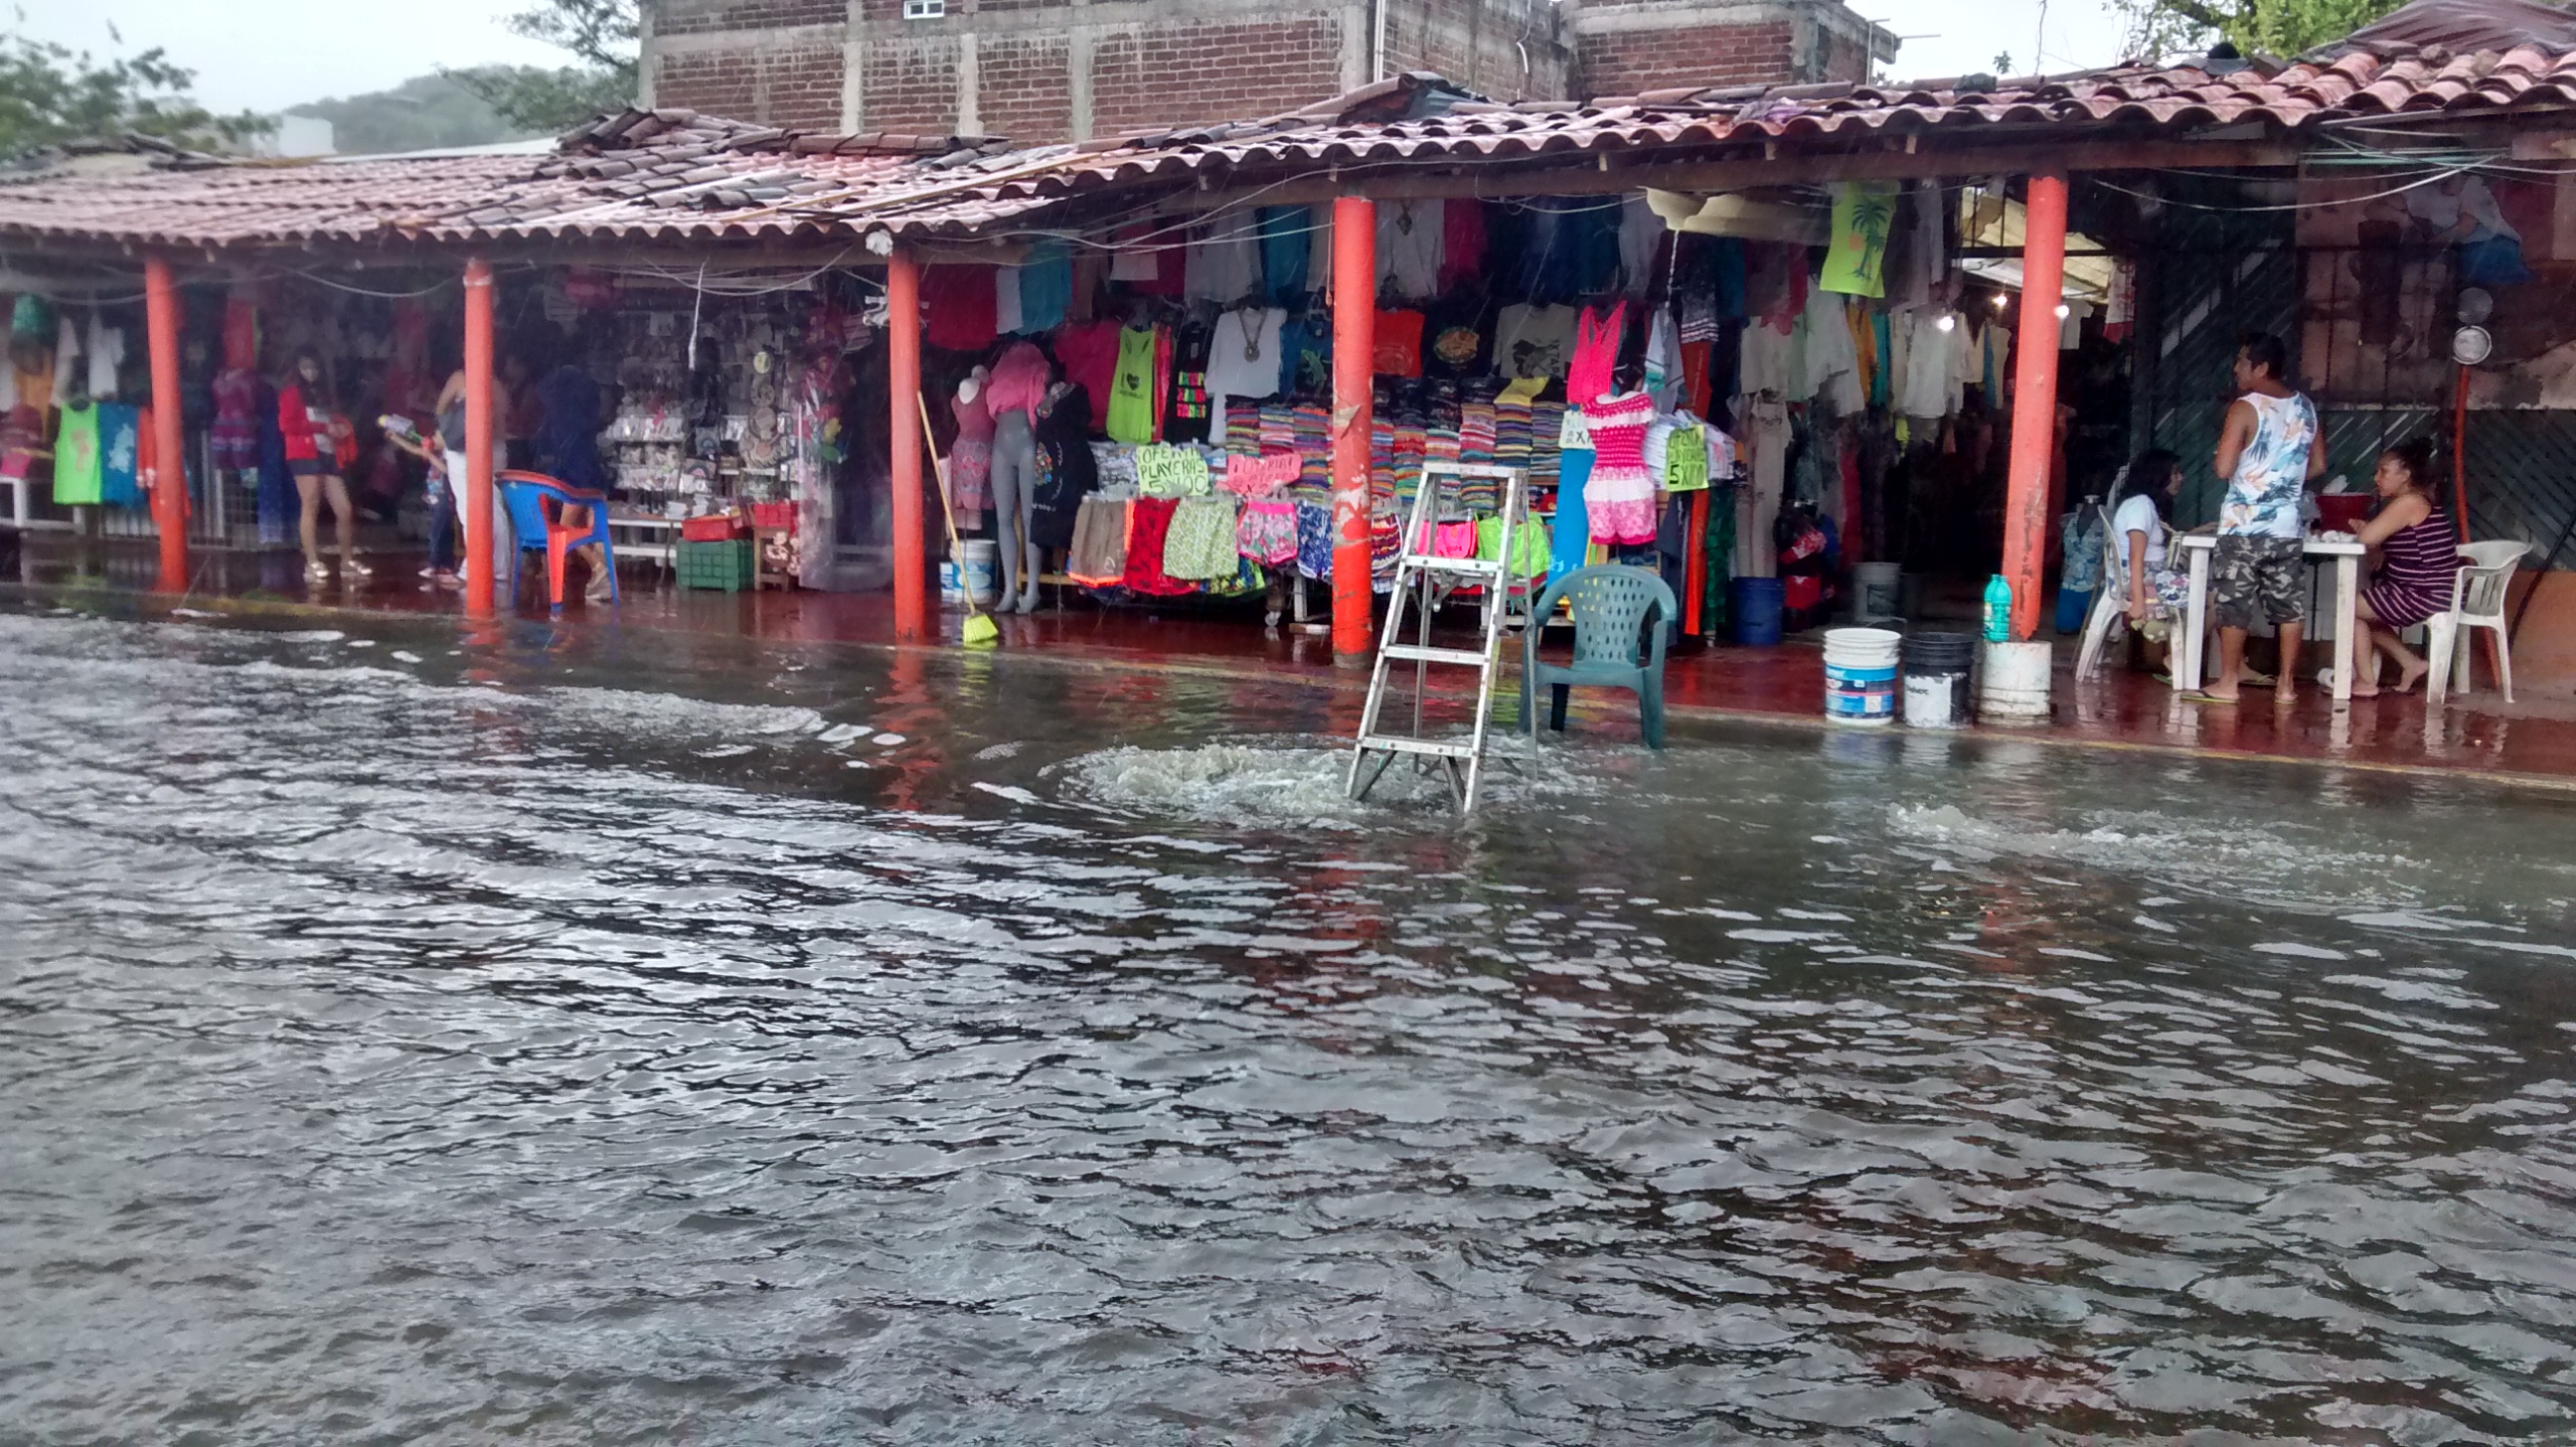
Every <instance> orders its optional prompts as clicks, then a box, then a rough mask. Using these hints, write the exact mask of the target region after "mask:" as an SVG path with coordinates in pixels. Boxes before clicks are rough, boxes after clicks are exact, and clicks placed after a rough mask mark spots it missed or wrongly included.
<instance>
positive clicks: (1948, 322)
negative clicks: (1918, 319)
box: [1932, 312, 1959, 332]
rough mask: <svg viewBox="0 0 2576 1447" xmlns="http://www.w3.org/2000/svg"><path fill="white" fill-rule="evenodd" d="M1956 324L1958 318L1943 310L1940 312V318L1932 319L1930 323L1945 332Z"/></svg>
mask: <svg viewBox="0 0 2576 1447" xmlns="http://www.w3.org/2000/svg"><path fill="white" fill-rule="evenodd" d="M1958 324H1959V319H1958V318H1957V317H1954V316H1952V315H1950V314H1949V313H1948V312H1943V313H1941V315H1940V318H1939V319H1938V320H1936V321H1934V322H1933V323H1932V325H1934V326H1936V327H1939V328H1940V329H1941V330H1943V331H1945V332H1946V331H1948V330H1950V329H1951V328H1952V327H1955V326H1957V325H1958Z"/></svg>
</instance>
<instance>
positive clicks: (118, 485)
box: [98, 402, 146, 508]
mask: <svg viewBox="0 0 2576 1447" xmlns="http://www.w3.org/2000/svg"><path fill="white" fill-rule="evenodd" d="M141 421H142V413H141V411H140V410H139V409H137V408H136V407H134V406H133V405H132V404H130V403H124V402H101V403H99V404H98V477H99V486H98V500H99V501H100V502H101V503H104V504H105V505H107V506H109V507H127V508H135V507H142V506H143V505H144V504H145V501H146V499H145V498H144V496H143V483H142V479H141V477H140V471H141V468H142V465H143V434H142V426H141Z"/></svg>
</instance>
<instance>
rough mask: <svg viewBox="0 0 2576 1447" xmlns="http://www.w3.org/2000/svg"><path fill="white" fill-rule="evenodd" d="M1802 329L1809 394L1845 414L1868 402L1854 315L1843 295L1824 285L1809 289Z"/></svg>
mask: <svg viewBox="0 0 2576 1447" xmlns="http://www.w3.org/2000/svg"><path fill="white" fill-rule="evenodd" d="M1800 330H1801V331H1802V332H1803V334H1804V338H1803V339H1804V341H1805V342H1806V349H1807V394H1808V395H1809V396H1810V397H1816V398H1821V399H1822V400H1823V401H1824V402H1826V403H1827V404H1828V405H1830V406H1831V407H1832V408H1833V409H1834V411H1835V412H1836V413H1838V414H1840V415H1842V416H1846V417H1848V416H1850V415H1852V414H1853V413H1856V412H1859V411H1860V410H1862V409H1863V408H1865V407H1866V406H1868V405H1869V396H1868V393H1867V392H1866V391H1864V390H1863V388H1862V383H1861V374H1860V349H1859V347H1858V346H1857V345H1856V344H1855V343H1854V342H1853V340H1852V332H1851V316H1850V313H1849V311H1848V310H1847V308H1846V305H1845V303H1844V301H1843V299H1842V296H1841V295H1840V294H1839V293H1836V292H1830V291H1826V290H1825V289H1824V288H1822V287H1818V288H1817V289H1816V290H1814V291H1812V292H1810V293H1808V295H1807V311H1806V316H1805V320H1804V323H1803V325H1802V326H1801V328H1800Z"/></svg>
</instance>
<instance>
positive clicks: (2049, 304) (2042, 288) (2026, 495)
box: [2004, 175, 2066, 638]
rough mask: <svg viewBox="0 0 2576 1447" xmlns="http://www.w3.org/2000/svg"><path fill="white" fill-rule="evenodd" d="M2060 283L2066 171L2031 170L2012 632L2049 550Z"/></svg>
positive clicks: (2019, 347)
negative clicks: (2036, 172) (2041, 173)
mask: <svg viewBox="0 0 2576 1447" xmlns="http://www.w3.org/2000/svg"><path fill="white" fill-rule="evenodd" d="M2065 289H2066V178H2065V177H2064V176H2063V175H2045V176H2033V177H2031V178H2030V192H2029V196H2028V198H2027V199H2026V200H2025V201H2024V202H2023V208H2022V246H2021V329H2020V333H2019V335H2018V337H2017V338H2016V346H2015V348H2014V350H2015V352H2016V355H2015V356H2014V358H2013V403H2012V470H2011V472H2010V473H2009V474H2008V480H2007V484H2006V489H2005V496H2004V577H2005V578H2006V579H2007V580H2009V581H2010V582H2011V583H2012V590H2013V610H2012V632H2013V637H2015V638H2028V637H2030V636H2031V634H2032V633H2034V632H2036V631H2037V630H2038V628H2039V588H2040V568H2041V563H2042V560H2043V559H2044V558H2045V557H2046V556H2047V550H2048V522H2049V519H2048V477H2049V463H2050V460H2051V456H2052V454H2053V453H2054V452H2055V450H2056V444H2057V330H2058V318H2057V305H2058V303H2059V301H2061V300H2062V299H2063V298H2064V294H2065Z"/></svg>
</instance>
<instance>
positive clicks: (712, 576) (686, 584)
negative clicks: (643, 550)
mask: <svg viewBox="0 0 2576 1447" xmlns="http://www.w3.org/2000/svg"><path fill="white" fill-rule="evenodd" d="M753 562H754V558H753V556H752V545H751V539H749V538H732V539H728V540H726V541H724V542H720V543H693V542H689V541H686V540H683V541H682V542H681V543H680V586H681V587H683V588H705V589H710V590H713V591H716V592H723V593H739V592H741V591H742V590H744V589H745V588H748V587H750V586H751V581H752V576H753V574H752V564H753Z"/></svg>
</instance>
